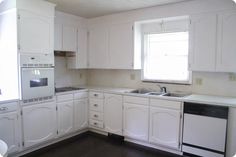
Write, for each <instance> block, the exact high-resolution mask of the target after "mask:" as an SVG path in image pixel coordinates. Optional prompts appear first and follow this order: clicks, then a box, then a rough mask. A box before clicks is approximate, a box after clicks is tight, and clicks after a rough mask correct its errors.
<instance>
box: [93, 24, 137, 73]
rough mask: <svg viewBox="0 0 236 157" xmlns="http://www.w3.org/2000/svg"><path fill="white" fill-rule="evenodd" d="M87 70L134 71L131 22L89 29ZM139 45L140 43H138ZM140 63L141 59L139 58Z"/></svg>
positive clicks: (101, 25) (96, 25)
mask: <svg viewBox="0 0 236 157" xmlns="http://www.w3.org/2000/svg"><path fill="white" fill-rule="evenodd" d="M88 41H89V58H88V60H89V68H94V69H135V68H136V67H138V66H135V63H136V62H135V60H136V58H135V51H134V30H133V22H128V23H119V24H112V25H111V24H106V25H105V24H93V25H92V26H90V28H89V40H88ZM140 44H141V43H140ZM139 59H140V61H141V58H139Z"/></svg>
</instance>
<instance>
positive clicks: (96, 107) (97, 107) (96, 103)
mask: <svg viewBox="0 0 236 157" xmlns="http://www.w3.org/2000/svg"><path fill="white" fill-rule="evenodd" d="M89 108H90V110H92V111H98V112H103V100H102V99H90V100H89Z"/></svg>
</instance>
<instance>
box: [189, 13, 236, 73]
mask: <svg viewBox="0 0 236 157" xmlns="http://www.w3.org/2000/svg"><path fill="white" fill-rule="evenodd" d="M235 27H236V11H225V12H222V13H219V14H216V13H209V14H199V15H193V16H191V27H190V55H189V63H190V64H189V69H190V70H192V71H208V72H236V62H235V61H234V58H236V53H235V49H236V45H235V44H234V41H235V40H236V32H235Z"/></svg>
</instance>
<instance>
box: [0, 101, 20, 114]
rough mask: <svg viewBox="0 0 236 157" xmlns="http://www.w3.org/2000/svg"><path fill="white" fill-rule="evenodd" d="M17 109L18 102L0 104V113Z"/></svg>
mask: <svg viewBox="0 0 236 157" xmlns="http://www.w3.org/2000/svg"><path fill="white" fill-rule="evenodd" d="M17 110H18V103H17V102H11V103H6V104H0V113H6V112H13V111H17Z"/></svg>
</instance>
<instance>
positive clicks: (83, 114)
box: [74, 99, 88, 130]
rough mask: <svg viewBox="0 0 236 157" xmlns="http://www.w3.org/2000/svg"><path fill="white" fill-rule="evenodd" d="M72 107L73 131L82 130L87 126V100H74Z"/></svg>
mask: <svg viewBox="0 0 236 157" xmlns="http://www.w3.org/2000/svg"><path fill="white" fill-rule="evenodd" d="M74 106H75V109H74V126H75V130H80V129H84V128H86V127H87V126H88V99H81V100H75V101H74Z"/></svg>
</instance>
